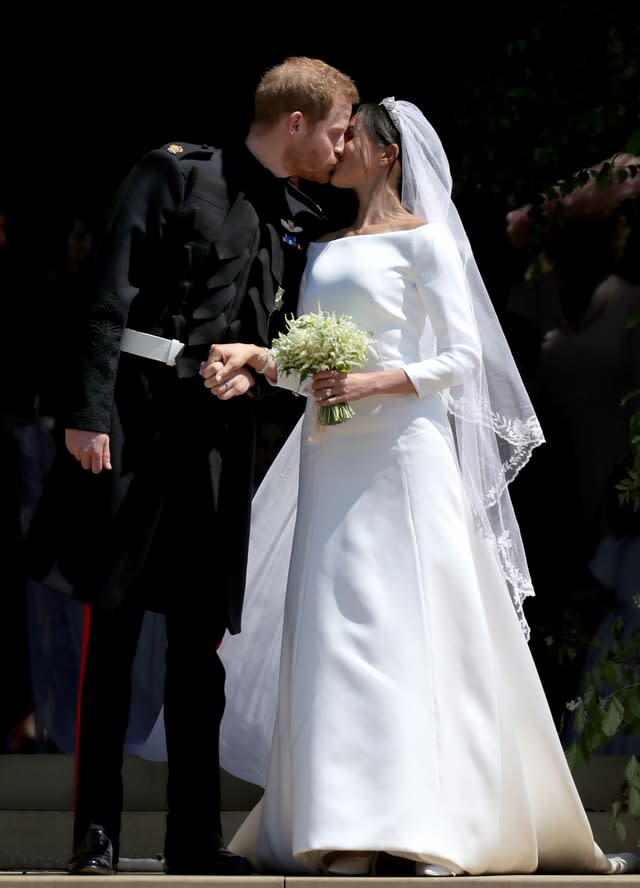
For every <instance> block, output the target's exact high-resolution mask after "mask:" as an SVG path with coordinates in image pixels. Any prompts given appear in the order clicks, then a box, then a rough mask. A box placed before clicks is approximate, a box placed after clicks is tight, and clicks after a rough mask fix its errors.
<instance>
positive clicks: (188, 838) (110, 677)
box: [74, 605, 225, 861]
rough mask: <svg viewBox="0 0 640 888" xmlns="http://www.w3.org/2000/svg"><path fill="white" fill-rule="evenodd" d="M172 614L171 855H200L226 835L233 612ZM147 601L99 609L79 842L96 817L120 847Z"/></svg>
mask: <svg viewBox="0 0 640 888" xmlns="http://www.w3.org/2000/svg"><path fill="white" fill-rule="evenodd" d="M208 611H209V612H207V613H202V612H201V611H196V610H191V611H184V610H183V609H181V608H179V607H176V608H174V609H173V610H170V611H169V612H168V613H167V655H166V678H165V688H164V720H165V731H166V740H167V756H168V783H167V829H166V836H165V848H164V851H165V855H166V856H167V857H169V858H170V857H174V858H175V857H178V856H180V857H182V856H183V855H186V856H189V857H194V856H197V855H198V854H202V853H203V852H204V851H205V849H213V848H215V847H217V846H218V844H219V843H220V840H221V835H222V830H221V824H220V767H219V750H218V744H219V733H220V721H221V719H222V715H223V712H224V704H225V696H224V667H223V665H222V663H221V661H220V659H219V657H218V654H217V646H218V645H219V643H220V641H221V640H222V637H223V635H224V632H225V620H224V619H223V615H222V614H216V609H214V608H210V609H208ZM143 615H144V610H143V609H142V608H141V607H138V606H134V605H127V606H124V607H121V608H119V609H118V610H117V611H116V612H105V611H101V610H99V609H97V608H95V607H92V608H91V622H90V629H89V638H88V644H87V649H86V658H85V666H84V670H83V677H82V688H81V696H80V711H79V725H78V728H79V729H78V743H77V749H76V785H75V816H74V846H75V845H76V844H77V843H78V842H79V841H80V840H81V838H82V836H83V834H84V832H85V831H86V829H87V828H88V826H89V825H90V824H91V823H96V824H100V825H101V826H103V827H104V829H105V830H106V832H107V834H108V835H109V837H110V838H111V840H112V842H113V846H114V855H115V860H116V861H117V859H118V856H119V846H120V828H121V814H122V804H123V781H122V764H123V747H124V741H125V736H126V731H127V723H128V719H129V709H130V704H131V681H132V678H131V676H132V666H133V660H134V657H135V653H136V646H137V642H138V637H139V634H140V629H141V626H142V619H143Z"/></svg>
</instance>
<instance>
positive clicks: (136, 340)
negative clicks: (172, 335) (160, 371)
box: [120, 327, 184, 367]
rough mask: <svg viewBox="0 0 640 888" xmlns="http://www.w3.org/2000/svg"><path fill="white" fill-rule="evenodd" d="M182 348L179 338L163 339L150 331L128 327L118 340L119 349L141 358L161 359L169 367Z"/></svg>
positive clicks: (174, 361) (182, 344) (173, 364)
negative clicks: (144, 331) (142, 331)
mask: <svg viewBox="0 0 640 888" xmlns="http://www.w3.org/2000/svg"><path fill="white" fill-rule="evenodd" d="M183 348H184V343H183V342H180V340H179V339H164V338H163V337H162V336H154V335H153V334H152V333H141V332H140V331H139V330H131V328H130V327H125V330H124V333H123V334H122V339H121V341H120V350H121V351H123V352H128V353H129V354H131V355H138V356H139V357H141V358H151V360H152V361H162V362H163V364H168V365H169V366H170V367H174V366H175V363H176V358H177V357H178V355H179V354H180V352H181V351H182V349H183Z"/></svg>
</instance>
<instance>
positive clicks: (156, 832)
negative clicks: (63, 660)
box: [0, 754, 640, 888]
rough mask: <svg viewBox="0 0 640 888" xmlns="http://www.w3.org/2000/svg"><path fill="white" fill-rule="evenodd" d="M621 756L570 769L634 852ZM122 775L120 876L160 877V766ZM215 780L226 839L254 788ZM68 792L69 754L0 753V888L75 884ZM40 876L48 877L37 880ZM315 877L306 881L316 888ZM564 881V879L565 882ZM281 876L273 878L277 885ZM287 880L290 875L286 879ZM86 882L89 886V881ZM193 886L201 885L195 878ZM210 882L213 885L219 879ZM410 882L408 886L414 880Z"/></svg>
mask: <svg viewBox="0 0 640 888" xmlns="http://www.w3.org/2000/svg"><path fill="white" fill-rule="evenodd" d="M626 761H627V757H626V756H597V757H594V758H593V759H592V761H591V762H590V763H589V764H588V765H587V766H584V767H583V768H581V769H580V770H579V771H578V772H577V773H576V783H577V785H578V789H579V791H580V795H581V797H582V799H583V802H584V804H585V807H586V808H587V812H588V816H589V820H590V822H591V825H592V829H593V832H594V836H595V838H596V841H597V842H598V844H599V845H600V846H601V847H602V848H603V849H604V850H605V851H607V852H617V851H623V850H635V851H637V849H638V847H639V846H640V821H638V820H634V819H631V818H629V817H627V818H624V819H623V823H624V825H625V828H626V836H625V837H624V838H623V839H622V838H620V837H618V836H617V835H616V834H615V833H614V832H612V830H611V827H610V813H609V811H610V805H611V802H612V801H613V799H614V797H615V793H616V791H617V788H618V787H619V786H620V784H621V782H622V778H623V773H624V765H625V764H626ZM123 773H124V784H125V798H124V811H123V830H122V837H121V839H122V857H123V859H124V861H125V862H126V861H129V863H128V864H126V863H125V865H127V866H129V867H130V868H132V869H135V871H136V872H135V873H133V874H131V875H130V877H129V876H126V878H129V879H134V880H139V879H148V878H150V875H151V874H149V873H147V874H146V875H143V874H142V873H140V867H145V868H146V869H151V870H153V871H156V874H157V875H161V874H160V872H159V870H160V861H159V856H160V854H161V851H162V845H163V836H164V804H165V802H164V791H165V783H166V764H165V763H164V762H149V761H146V760H143V759H140V758H137V757H135V756H130V757H128V758H127V759H126V760H125V765H124V772H123ZM221 777H222V801H223V809H224V810H223V815H222V827H223V834H224V838H225V840H226V841H229V839H230V838H231V836H232V835H233V834H234V833H235V831H236V830H237V829H238V827H239V826H240V825H241V823H242V822H243V820H244V818H245V817H246V815H247V812H248V811H249V810H251V808H252V807H253V806H254V804H255V803H256V802H257V801H258V799H259V798H260V793H261V791H260V789H259V788H258V787H256V786H253V785H252V784H249V783H245V782H244V781H242V780H238V779H237V778H235V777H233V776H232V775H230V774H227V773H226V772H224V771H223V772H222V775H221ZM72 792H73V757H72V756H65V755H57V754H51V755H2V756H0V888H2V886H3V885H5V884H11V881H9V882H7V881H6V879H7V878H8V879H9V880H11V879H14V880H15V879H16V878H17V876H18V875H21V874H22V873H26V874H27V875H29V874H32V875H33V874H35V875H34V878H37V885H39V886H45V885H46V886H47V888H48V886H49V885H54V884H55V885H58V884H62V881H64V882H65V884H67V880H68V879H69V878H72V880H73V885H74V886H76V888H81V877H78V876H74V877H68V876H66V874H65V873H64V872H63V870H64V866H65V862H66V860H67V858H68V855H69V851H70V845H71V829H72V813H71V807H72ZM8 871H13V874H11V873H9V872H8ZM29 877H30V876H29ZM45 877H46V879H53V880H54V881H42V879H45ZM25 878H26V876H22V877H21V878H20V881H19V882H18V883H16V884H19V885H20V886H21V888H29V883H28V882H27V881H25ZM124 878H125V874H124V873H123V874H122V875H118V876H117V877H114V880H116V881H110V883H109V884H110V885H113V886H114V888H116V884H117V888H120V885H121V884H126V885H127V886H128V885H130V884H131V885H133V884H135V885H137V886H138V888H142V883H140V882H139V881H134V882H131V881H130V880H129V881H128V882H125V883H122V882H121V880H122V879H124ZM162 878H163V879H164V881H163V883H162V884H163V885H169V884H170V882H169V881H167V880H168V879H169V877H165V876H162ZM197 878H199V879H202V878H204V877H197ZM318 878H319V877H316V878H315V879H314V884H315V885H316V886H317V885H318ZM501 878H506V879H507V880H509V879H511V881H507V882H504V883H502V882H501V883H499V882H498V880H497V879H496V880H495V884H505V885H514V886H515V885H518V886H519V885H525V884H528V883H527V882H524V881H522V879H524V878H525V877H517V880H515V881H514V879H515V878H516V877H501ZM526 878H535V879H536V884H540V882H541V879H542V878H543V877H540V876H534V877H526ZM551 878H558V879H560V878H562V879H564V880H565V881H562V882H557V883H556V882H548V879H551ZM610 878H611V877H609V880H610ZM616 878H617V879H618V882H617V884H620V880H621V879H622V880H626V879H636V881H635V882H633V884H637V885H639V886H640V877H638V878H636V877H631V876H624V877H622V876H619V877H616ZM251 879H252V880H255V879H260V880H261V879H262V877H251ZM487 879H488V877H485V878H484V880H483V882H482V884H483V886H484V888H487V885H488V884H493V883H494V878H493V877H491V882H488V881H487ZM567 879H569V881H566V880H567ZM587 879H588V881H587V882H579V881H575V880H574V878H573V877H544V881H545V884H563V885H578V884H585V885H588V886H590V888H596V886H597V885H599V884H600V883H599V881H598V878H596V877H594V876H589V877H587ZM3 880H4V881H3ZM55 880H58V881H55ZM61 880H62V881H61ZM571 880H573V881H571ZM184 881H185V883H186V882H187V881H188V880H187V879H186V878H185V879H184ZM281 881H282V880H278V885H280V882H281ZM287 881H291V879H290V878H287ZM295 881H298V879H297V878H296V880H295ZM303 881H304V880H303ZM330 881H331V884H332V886H333V888H338V886H337V885H336V879H335V878H332V879H331V880H330ZM348 881H349V882H352V881H353V880H352V879H350V880H348ZM362 881H363V880H362V879H360V880H359V886H361V885H362ZM365 881H366V880H365ZM381 881H389V880H385V879H382V878H381V877H378V878H377V879H376V885H379V884H380V882H381ZM391 881H394V880H391ZM395 881H398V880H395ZM401 881H404V880H401ZM472 881H473V880H472V878H471V877H465V888H471V885H472ZM430 883H431V882H430ZM90 884H91V885H92V888H95V882H91V883H90ZM144 884H152V883H147V882H145V883H144ZM198 884H209V883H208V882H205V883H202V882H198ZM211 884H213V883H211ZM215 884H216V885H218V886H220V877H218V880H217V881H216V883H215ZM233 884H234V886H236V888H240V886H239V883H238V878H237V877H236V878H235V879H234V880H233ZM252 884H253V885H255V881H252ZM413 884H414V886H415V882H414V883H413ZM603 884H604V883H603ZM274 888H275V883H274ZM300 888H301V886H300Z"/></svg>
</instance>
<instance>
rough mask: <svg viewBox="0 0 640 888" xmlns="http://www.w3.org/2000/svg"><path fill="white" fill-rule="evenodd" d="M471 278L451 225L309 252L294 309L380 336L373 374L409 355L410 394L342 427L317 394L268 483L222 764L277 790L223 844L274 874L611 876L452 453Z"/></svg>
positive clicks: (234, 649)
mask: <svg viewBox="0 0 640 888" xmlns="http://www.w3.org/2000/svg"><path fill="white" fill-rule="evenodd" d="M461 275H462V271H461V263H460V260H459V258H458V255H457V252H456V249H455V245H454V244H453V241H451V240H450V238H449V234H448V231H447V229H446V227H445V226H443V225H439V224H434V225H422V226H420V227H418V228H416V229H413V230H410V231H395V232H388V233H380V234H370V235H360V236H354V237H347V238H343V239H338V240H333V241H329V242H325V243H316V244H312V245H311V247H310V249H309V258H308V266H307V271H306V274H305V278H304V281H303V290H302V293H301V305H300V309H299V310H300V311H301V312H305V311H315V310H317V308H318V306H320V307H321V308H322V309H324V310H327V311H335V312H336V314H338V315H341V314H347V315H349V316H350V317H351V318H352V319H353V320H354V322H355V323H357V324H358V325H359V326H360V327H361V328H363V329H366V330H368V331H370V332H371V333H372V334H373V336H374V337H375V344H374V345H373V346H372V348H371V350H370V355H369V361H368V364H367V367H366V369H368V370H376V369H384V368H388V367H404V368H405V369H406V371H407V374H408V376H409V377H410V378H411V379H412V381H413V382H414V385H415V386H416V389H417V395H418V396H413V397H412V396H407V395H383V396H379V397H375V396H372V397H368V398H365V399H361V400H358V401H356V402H354V403H353V404H352V406H353V408H354V410H355V416H354V417H353V418H352V419H351V420H349V421H347V422H344V423H342V424H341V425H337V426H330V427H324V426H319V424H318V422H317V410H318V408H317V405H315V404H314V402H313V400H312V399H309V401H308V402H307V408H306V412H305V415H304V417H303V418H302V420H301V423H300V424H299V425H298V426H297V427H296V429H295V431H294V433H293V434H292V436H291V438H290V439H289V441H288V442H287V444H286V445H285V447H284V449H283V451H281V453H280V455H279V457H278V458H277V460H276V462H275V463H274V464H273V466H272V468H271V470H270V472H269V474H268V475H267V478H266V479H265V481H264V482H263V485H262V487H261V488H260V490H259V491H258V494H257V496H256V501H255V504H254V528H253V531H252V534H253V537H252V541H253V542H252V546H253V548H252V555H251V557H250V563H249V581H248V588H247V597H246V603H245V609H244V617H243V630H242V632H241V633H240V634H239V635H236V636H227V637H226V638H225V641H224V642H223V644H222V647H221V656H222V659H223V662H224V663H225V668H226V670H227V710H226V713H225V717H224V719H223V725H222V749H221V760H222V764H223V767H225V768H226V769H227V770H230V771H231V772H232V773H235V774H237V775H238V776H240V777H243V778H244V779H246V780H250V781H252V782H254V783H257V784H259V785H260V786H264V787H265V792H264V796H263V798H262V800H261V803H260V804H259V806H258V808H257V809H256V810H255V811H254V812H253V814H252V815H251V816H250V817H249V819H248V820H247V822H246V824H245V825H244V827H242V828H241V830H240V833H239V834H238V836H237V838H236V839H235V840H234V842H232V843H231V847H232V848H234V849H235V850H240V851H244V852H246V851H247V850H248V849H249V850H250V854H251V856H252V857H253V859H254V860H255V861H256V862H257V865H258V866H259V868H260V869H261V870H262V871H264V872H278V873H281V872H284V873H298V874H305V873H316V872H320V871H322V864H321V860H322V857H323V855H325V854H326V853H327V852H330V851H337V850H366V851H385V852H387V853H389V854H392V855H397V856H400V857H405V858H409V859H412V860H416V861H429V862H433V863H438V864H440V865H442V866H444V867H445V868H446V869H448V870H450V871H451V872H453V873H469V874H483V873H529V872H533V871H536V870H539V871H546V872H552V873H582V872H584V873H594V872H601V873H604V872H609V871H611V865H610V862H609V861H608V860H607V858H606V856H605V855H604V854H603V852H602V851H601V849H600V848H599V847H598V846H597V845H596V843H595V842H594V838H593V834H592V831H591V828H590V825H589V821H588V818H587V815H586V813H585V811H584V808H583V805H582V803H581V801H580V798H579V795H578V792H577V790H576V786H575V784H574V781H573V779H572V776H571V773H570V770H569V768H568V765H567V762H566V759H565V755H564V752H563V749H562V747H561V744H560V741H559V739H558V736H557V732H556V729H555V726H554V723H553V719H552V717H551V713H550V711H549V708H548V705H547V701H546V698H545V695H544V692H543V689H542V686H541V683H540V681H539V678H538V675H537V672H536V669H535V665H534V662H533V659H532V656H531V654H530V651H529V648H528V645H527V641H526V638H525V635H524V633H523V630H522V626H521V624H520V621H519V619H518V617H517V615H516V611H515V609H514V607H513V604H512V601H511V599H510V596H509V593H508V590H507V587H506V583H505V580H504V579H503V576H502V573H501V571H500V569H499V565H498V560H497V556H496V554H495V551H494V548H493V547H492V546H491V545H490V544H489V542H488V541H487V539H485V538H484V537H483V536H482V534H481V532H480V531H479V530H478V529H477V528H476V526H475V524H474V521H473V516H472V512H471V509H470V506H469V502H468V499H467V496H466V492H465V489H464V486H463V482H462V477H461V473H460V470H459V467H458V462H457V457H456V451H455V445H454V439H453V435H452V431H451V426H450V424H449V420H448V416H447V410H446V406H445V402H444V399H443V397H442V396H441V392H442V391H443V390H444V389H445V388H446V387H447V386H449V385H451V384H452V383H455V381H456V380H457V378H458V376H459V374H460V373H461V372H463V371H464V372H468V371H469V369H470V368H471V369H473V365H474V361H476V360H477V359H478V353H477V342H476V340H475V336H474V333H473V330H472V326H473V325H472V324H471V323H470V321H469V319H468V317H467V311H466V308H465V305H464V300H463V298H462V296H461V287H462V283H461V280H462V278H461ZM425 325H426V327H427V330H429V329H432V330H433V334H434V335H433V339H432V341H433V343H434V347H433V349H432V350H431V352H430V353H425V352H424V342H425V341H428V337H427V340H425V337H424V335H423V334H424V331H425ZM436 337H437V338H438V348H437V349H436V348H435V341H436ZM443 339H444V340H445V341H443ZM421 342H422V346H421ZM421 349H422V351H421ZM298 459H299V477H298V472H297V468H298ZM291 546H292V548H291ZM290 550H291V563H290V569H289V572H288V583H287V588H286V606H285V602H284V593H283V592H281V591H279V590H284V586H285V582H286V580H287V564H288V557H289V551H290ZM283 609H284V613H283ZM280 642H282V648H281V650H280ZM278 678H279V682H278ZM278 683H279V687H278ZM276 695H278V696H277V698H276Z"/></svg>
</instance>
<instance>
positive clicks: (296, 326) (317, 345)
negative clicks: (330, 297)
mask: <svg viewBox="0 0 640 888" xmlns="http://www.w3.org/2000/svg"><path fill="white" fill-rule="evenodd" d="M286 324H287V331H286V332H285V333H280V334H279V335H278V336H276V337H275V339H274V340H273V342H272V343H271V352H272V354H273V357H274V358H275V360H276V363H277V364H278V369H279V370H281V371H283V372H285V373H287V372H291V371H293V372H295V373H299V374H300V379H301V380H303V379H306V377H307V376H313V374H314V373H318V372H319V371H320V370H338V371H340V372H342V373H347V372H348V371H349V370H352V369H354V368H356V367H362V366H363V365H364V363H365V361H366V357H367V346H368V345H369V343H370V342H371V341H372V340H371V336H370V335H369V334H368V333H365V332H364V331H363V330H361V329H360V328H359V327H358V326H357V325H356V324H354V323H353V321H352V320H351V318H350V317H349V316H348V315H341V316H340V317H336V314H335V312H327V311H322V310H321V309H320V306H318V311H317V312H309V313H307V314H303V315H300V317H298V318H294V317H293V315H292V316H291V317H288V318H287V319H286ZM353 415H354V414H353V409H352V407H351V405H350V404H349V403H348V402H344V403H342V404H321V405H320V416H319V421H320V424H321V425H338V423H341V422H344V421H345V420H347V419H351V417H352V416H353Z"/></svg>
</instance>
